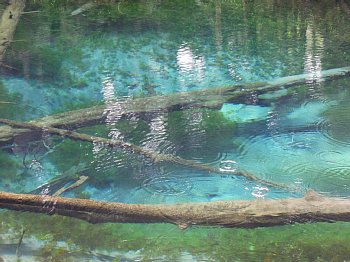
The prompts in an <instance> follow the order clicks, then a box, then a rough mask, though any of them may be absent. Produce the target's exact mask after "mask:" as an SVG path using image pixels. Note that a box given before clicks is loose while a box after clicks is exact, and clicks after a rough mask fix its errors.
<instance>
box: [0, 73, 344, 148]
mask: <svg viewBox="0 0 350 262" xmlns="http://www.w3.org/2000/svg"><path fill="white" fill-rule="evenodd" d="M349 75H350V67H342V68H336V69H330V70H325V71H322V72H321V73H320V76H319V78H318V80H317V81H318V82H320V81H326V80H332V79H335V78H339V77H344V76H349ZM309 78H310V74H301V75H294V76H286V77H281V78H278V79H275V80H272V81H269V82H261V83H248V84H241V85H234V86H229V87H222V88H213V89H206V90H198V91H193V92H184V93H178V94H171V95H166V96H152V97H146V98H135V99H127V100H123V101H116V102H115V103H114V104H109V105H103V106H94V107H91V108H86V109H80V110H75V111H70V112H66V113H62V114H56V115H51V116H47V117H43V118H40V119H36V120H33V121H31V122H33V123H35V124H39V125H45V126H52V127H58V128H60V127H63V128H65V129H74V128H77V127H82V126H88V125H92V124H97V123H102V121H104V120H105V119H106V116H107V115H109V114H111V115H113V114H115V115H117V116H118V118H121V117H126V116H130V115H140V114H145V113H148V112H155V111H162V110H167V111H175V110H181V109H183V108H193V107H206V108H213V107H214V108H219V107H220V106H221V105H222V104H223V103H225V102H228V101H232V100H234V99H239V98H240V97H242V96H244V95H247V94H250V93H256V94H257V95H259V94H263V93H267V92H271V91H274V90H279V89H283V88H287V87H289V86H293V85H298V84H302V83H304V82H305V80H307V79H309ZM30 132H32V130H28V129H23V128H11V127H9V126H2V127H0V143H1V144H4V143H11V142H12V141H13V138H14V137H16V136H19V135H27V134H28V133H30Z"/></svg>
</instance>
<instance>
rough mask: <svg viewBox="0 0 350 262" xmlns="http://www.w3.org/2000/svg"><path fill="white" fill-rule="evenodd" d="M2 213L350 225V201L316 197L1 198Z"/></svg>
mask: <svg viewBox="0 0 350 262" xmlns="http://www.w3.org/2000/svg"><path fill="white" fill-rule="evenodd" d="M0 208H6V209H10V210H17V211H29V212H36V213H44V214H49V215H53V214H58V215H63V216H69V217H74V218H78V219H82V220H85V221H88V222H90V223H106V222H114V223H171V224H175V225H178V226H179V227H180V228H181V229H185V228H187V227H188V226H192V225H196V226H198V225H200V226H222V227H244V228H254V227H264V226H277V225H286V224H294V223H306V222H319V221H322V222H334V221H346V222H349V221H350V200H349V199H339V198H327V197H322V196H320V195H317V194H316V193H314V192H311V193H308V194H307V195H306V196H305V197H304V198H288V199H278V200H263V199H259V200H240V201H215V202H203V203H182V204H171V205H165V204H157V205H150V204H124V203H117V202H103V201H94V200H85V199H76V198H62V197H52V196H45V195H27V194H14V193H6V192H0Z"/></svg>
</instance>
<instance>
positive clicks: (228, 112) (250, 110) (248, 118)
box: [220, 103, 271, 123]
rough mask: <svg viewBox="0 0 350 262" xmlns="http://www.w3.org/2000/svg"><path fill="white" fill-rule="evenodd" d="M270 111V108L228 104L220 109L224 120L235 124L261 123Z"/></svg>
mask: <svg viewBox="0 0 350 262" xmlns="http://www.w3.org/2000/svg"><path fill="white" fill-rule="evenodd" d="M270 111H271V108H270V107H262V106H254V105H244V104H228V103H225V104H223V106H222V107H221V109H220V112H221V113H223V115H224V117H225V118H226V119H228V120H230V121H232V122H235V123H249V122H256V121H262V120H264V119H266V118H267V116H268V114H269V112H270Z"/></svg>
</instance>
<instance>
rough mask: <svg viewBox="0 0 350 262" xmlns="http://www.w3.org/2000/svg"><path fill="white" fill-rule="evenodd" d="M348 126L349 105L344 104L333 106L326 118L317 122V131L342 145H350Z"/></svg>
mask: <svg viewBox="0 0 350 262" xmlns="http://www.w3.org/2000/svg"><path fill="white" fill-rule="evenodd" d="M349 128H350V114H349V106H348V105H344V104H342V105H339V106H335V107H333V108H332V109H331V111H329V112H328V114H327V115H326V118H325V119H323V120H321V121H319V122H318V124H317V129H318V131H319V132H320V133H321V134H322V135H324V136H325V137H326V138H327V139H329V141H331V142H332V143H336V144H343V145H350V132H349Z"/></svg>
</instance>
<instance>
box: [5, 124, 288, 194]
mask: <svg viewBox="0 0 350 262" xmlns="http://www.w3.org/2000/svg"><path fill="white" fill-rule="evenodd" d="M0 123H2V124H6V125H9V126H11V127H19V128H27V129H30V130H34V131H36V132H46V133H50V134H53V135H59V136H62V137H68V138H70V139H73V140H78V141H85V142H90V143H98V144H103V145H106V146H108V147H112V148H113V147H116V148H119V149H121V150H123V151H125V152H128V153H132V154H137V155H142V156H144V157H146V158H149V159H151V160H152V161H154V162H156V163H158V162H165V163H171V164H175V165H178V166H182V167H186V168H190V169H195V170H200V171H204V172H209V173H214V174H221V175H232V176H241V177H244V178H246V179H248V180H251V181H255V182H257V183H261V184H264V185H268V186H272V187H275V188H280V189H286V190H295V189H293V188H290V187H287V186H286V185H284V184H279V183H275V182H272V181H267V180H264V179H260V178H258V177H256V176H254V175H252V174H250V173H249V172H247V171H245V170H235V171H233V172H231V171H227V170H225V171H221V170H220V169H218V168H215V167H212V166H209V165H205V164H201V163H198V162H195V161H192V160H187V159H183V158H181V157H178V156H175V155H170V154H162V153H157V152H154V151H152V150H149V149H145V148H143V147H140V146H137V145H134V144H132V143H128V142H124V141H122V140H118V139H108V138H103V137H97V136H91V135H86V134H82V133H78V132H75V131H71V130H65V129H60V128H55V127H50V126H41V125H39V124H34V123H28V122H24V123H22V122H16V121H11V120H8V119H0ZM63 178H64V176H63Z"/></svg>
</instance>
